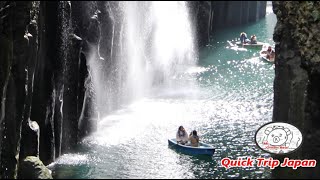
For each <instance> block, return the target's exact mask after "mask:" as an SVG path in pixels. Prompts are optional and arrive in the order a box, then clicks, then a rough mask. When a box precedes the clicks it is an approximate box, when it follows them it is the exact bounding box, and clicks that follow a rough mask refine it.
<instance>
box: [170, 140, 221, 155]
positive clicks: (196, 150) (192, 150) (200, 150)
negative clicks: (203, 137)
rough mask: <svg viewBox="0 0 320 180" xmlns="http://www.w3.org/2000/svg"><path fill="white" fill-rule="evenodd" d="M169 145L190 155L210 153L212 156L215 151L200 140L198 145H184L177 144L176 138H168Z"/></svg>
mask: <svg viewBox="0 0 320 180" xmlns="http://www.w3.org/2000/svg"><path fill="white" fill-rule="evenodd" d="M168 142H169V146H170V147H171V148H174V149H176V150H178V151H180V152H183V153H186V154H191V155H210V156H212V155H213V154H214V152H215V149H214V148H213V146H211V145H209V144H205V143H202V142H200V143H199V147H192V146H186V145H182V144H178V143H177V141H176V139H175V138H174V139H168Z"/></svg>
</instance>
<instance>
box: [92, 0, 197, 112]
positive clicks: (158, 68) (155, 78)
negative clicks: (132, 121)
mask: <svg viewBox="0 0 320 180" xmlns="http://www.w3.org/2000/svg"><path fill="white" fill-rule="evenodd" d="M118 3H119V4H118V7H119V8H118V9H117V11H114V12H112V13H114V14H112V16H113V19H114V20H115V21H116V22H115V23H114V24H113V27H109V28H112V29H114V32H115V33H113V36H115V37H112V40H113V42H112V43H113V47H112V53H115V55H114V56H112V57H111V58H112V59H110V60H108V59H106V61H109V62H112V64H111V65H109V66H108V67H109V68H108V69H103V68H102V67H101V65H100V64H101V63H97V62H95V61H99V58H97V57H96V56H92V57H94V58H93V59H91V61H90V62H91V63H90V68H91V70H92V71H94V72H95V73H92V75H93V79H94V81H93V82H94V86H95V89H96V92H97V100H98V109H99V111H100V114H102V115H105V114H108V113H109V112H110V111H113V110H116V109H119V108H121V106H123V105H127V104H129V103H131V102H133V101H135V100H137V99H140V98H143V97H147V96H149V95H154V94H156V92H155V90H159V89H168V88H169V89H177V88H180V89H181V88H185V89H187V88H188V87H190V85H191V86H192V85H194V83H195V81H193V80H191V79H190V77H186V76H188V74H187V72H188V69H189V68H191V67H193V66H194V65H195V63H196V59H197V55H196V53H195V50H194V48H195V47H194V36H193V33H192V32H193V30H192V25H191V21H190V20H189V13H188V8H187V4H186V2H181V1H178V2H169V1H163V2H139V1H138V2H132V1H128V2H118ZM102 31H103V29H102ZM117 34H118V36H117ZM100 51H103V49H100ZM100 61H101V60H100ZM101 76H104V77H101ZM190 83H191V84H190Z"/></svg>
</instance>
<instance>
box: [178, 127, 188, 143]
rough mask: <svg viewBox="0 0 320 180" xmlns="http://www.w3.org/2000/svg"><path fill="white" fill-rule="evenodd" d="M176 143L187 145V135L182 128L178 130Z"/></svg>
mask: <svg viewBox="0 0 320 180" xmlns="http://www.w3.org/2000/svg"><path fill="white" fill-rule="evenodd" d="M176 140H177V143H180V144H186V143H188V140H189V139H188V134H187V132H186V130H185V129H184V127H183V126H179V129H178V131H177V134H176Z"/></svg>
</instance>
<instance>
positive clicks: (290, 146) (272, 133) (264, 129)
mask: <svg viewBox="0 0 320 180" xmlns="http://www.w3.org/2000/svg"><path fill="white" fill-rule="evenodd" d="M255 141H256V144H257V145H258V146H259V148H261V149H262V150H264V151H266V152H268V153H273V154H287V153H290V152H292V151H294V150H296V149H298V148H299V147H300V145H301V144H302V134H301V132H300V130H299V129H298V128H296V127H295V126H293V125H291V124H288V123H283V122H272V123H267V124H264V125H263V126H261V127H260V128H259V129H258V131H257V132H256V135H255Z"/></svg>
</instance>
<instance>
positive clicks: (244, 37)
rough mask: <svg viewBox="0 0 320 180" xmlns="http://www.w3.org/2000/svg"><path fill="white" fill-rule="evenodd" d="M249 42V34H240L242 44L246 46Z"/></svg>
mask: <svg viewBox="0 0 320 180" xmlns="http://www.w3.org/2000/svg"><path fill="white" fill-rule="evenodd" d="M248 41H249V39H248V38H247V34H246V33H245V32H242V33H241V34H240V42H241V44H245V43H247V42H248Z"/></svg>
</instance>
